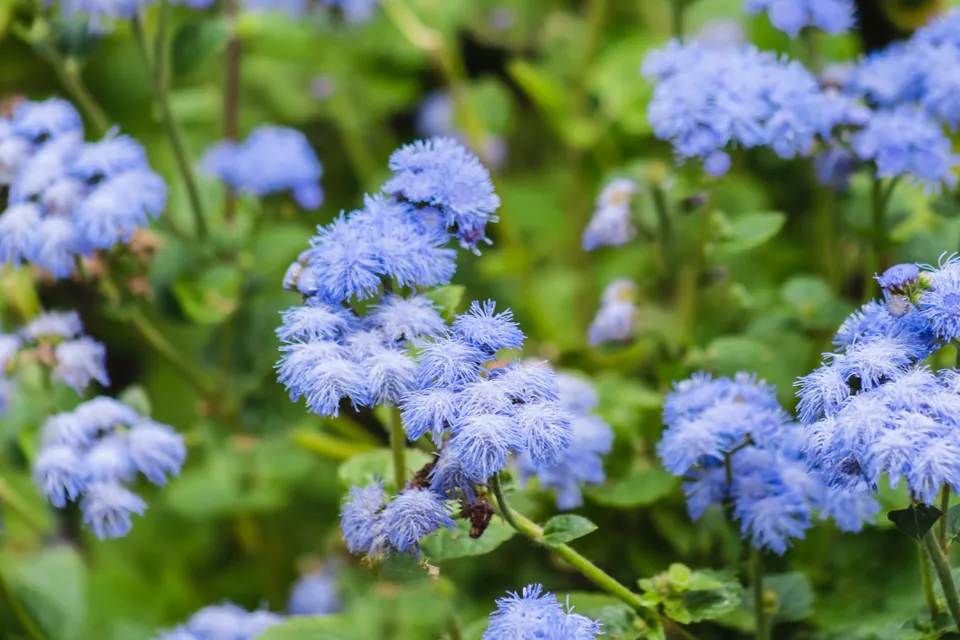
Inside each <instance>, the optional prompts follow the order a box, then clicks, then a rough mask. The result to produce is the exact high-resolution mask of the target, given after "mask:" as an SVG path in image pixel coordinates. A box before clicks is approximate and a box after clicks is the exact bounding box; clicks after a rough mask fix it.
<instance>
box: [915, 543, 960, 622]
mask: <svg viewBox="0 0 960 640" xmlns="http://www.w3.org/2000/svg"><path fill="white" fill-rule="evenodd" d="M923 546H924V547H925V548H926V550H927V553H928V554H929V555H930V560H932V561H933V569H934V571H936V572H937V578H938V579H939V580H940V586H941V587H943V596H944V598H946V600H947V609H949V610H950V615H951V616H952V617H953V622H954V624H955V625H956V626H957V630H960V595H958V594H957V585H956V584H955V583H954V582H953V573H952V572H951V571H950V562H949V561H948V560H947V556H946V555H945V554H944V553H943V551H942V550H941V549H940V545H939V544H937V537H936V536H935V535H934V533H933V529H931V530H929V531H927V533H926V535H924V536H923Z"/></svg>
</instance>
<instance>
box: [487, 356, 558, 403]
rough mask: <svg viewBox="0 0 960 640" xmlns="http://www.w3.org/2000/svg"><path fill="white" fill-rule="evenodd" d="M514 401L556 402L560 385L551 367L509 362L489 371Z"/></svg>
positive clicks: (539, 364) (540, 364)
mask: <svg viewBox="0 0 960 640" xmlns="http://www.w3.org/2000/svg"><path fill="white" fill-rule="evenodd" d="M489 375H490V378H491V379H494V380H497V381H498V382H499V383H500V384H501V385H502V386H503V389H504V390H505V392H506V393H507V395H508V396H509V397H510V398H511V400H512V401H513V402H514V403H519V402H557V401H558V400H559V399H560V387H559V385H558V381H557V376H556V374H555V373H554V371H553V369H551V368H550V367H548V366H545V363H537V362H523V363H521V362H511V363H509V364H507V365H506V366H504V367H498V368H496V369H494V370H493V371H491V372H490V374H489Z"/></svg>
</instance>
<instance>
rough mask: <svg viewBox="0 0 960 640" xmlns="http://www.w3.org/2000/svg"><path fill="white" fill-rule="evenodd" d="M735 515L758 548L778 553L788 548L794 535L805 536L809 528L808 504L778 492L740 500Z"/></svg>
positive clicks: (742, 530)
mask: <svg viewBox="0 0 960 640" xmlns="http://www.w3.org/2000/svg"><path fill="white" fill-rule="evenodd" d="M787 495H788V496H789V495H791V494H789V493H788V494H787ZM736 515H737V517H738V518H739V519H740V532H741V534H742V535H743V536H744V537H746V536H748V535H749V536H750V538H751V540H752V542H753V545H754V546H755V547H757V548H766V549H770V550H771V551H773V552H775V553H779V554H783V553H784V552H785V551H786V550H787V546H788V545H789V544H790V539H791V538H803V536H804V531H805V530H806V529H808V528H809V527H810V508H809V506H807V505H805V504H803V503H802V502H798V501H793V500H785V499H784V497H783V496H779V495H772V496H769V497H765V498H762V499H760V500H749V501H738V502H737V507H736Z"/></svg>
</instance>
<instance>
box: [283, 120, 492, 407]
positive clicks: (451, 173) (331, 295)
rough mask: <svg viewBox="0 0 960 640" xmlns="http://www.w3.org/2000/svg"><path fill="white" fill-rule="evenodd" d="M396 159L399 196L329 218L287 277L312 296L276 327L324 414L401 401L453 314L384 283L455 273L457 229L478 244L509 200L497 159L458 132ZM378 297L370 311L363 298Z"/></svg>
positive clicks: (290, 362)
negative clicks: (491, 167) (499, 190)
mask: <svg viewBox="0 0 960 640" xmlns="http://www.w3.org/2000/svg"><path fill="white" fill-rule="evenodd" d="M438 163H439V164H438ZM391 165H392V166H393V168H394V175H393V177H392V178H391V179H390V181H389V182H388V183H387V190H388V191H391V192H395V193H397V196H396V197H391V196H384V195H382V194H380V195H375V196H368V197H367V198H366V201H365V205H364V208H363V209H362V210H359V211H354V212H352V213H351V214H349V215H343V214H341V216H340V217H339V218H337V219H336V220H334V222H332V223H331V224H329V225H327V226H326V227H322V228H321V229H320V230H319V233H318V234H317V236H316V237H315V238H313V239H312V240H311V245H312V246H311V248H310V249H308V250H306V251H304V252H303V253H302V254H301V255H300V258H299V259H298V261H297V262H295V263H294V264H293V265H291V267H290V269H289V270H288V273H287V276H286V277H285V279H284V280H285V281H284V286H286V287H287V288H294V289H296V290H298V291H299V292H300V293H302V294H303V295H304V296H306V301H305V303H304V304H303V305H301V306H298V307H294V308H293V309H290V310H289V311H287V312H286V313H284V316H283V323H282V325H281V326H280V327H279V328H278V329H277V335H278V336H279V337H280V339H281V340H283V342H284V343H285V345H284V346H283V347H282V351H283V356H282V358H281V360H280V362H279V363H278V365H277V366H278V371H279V379H280V381H281V382H283V383H284V384H285V385H286V387H287V389H288V390H289V391H290V395H291V398H292V399H294V400H296V399H298V398H300V397H305V398H306V401H307V406H308V408H309V409H310V410H311V411H313V412H315V413H318V414H321V415H337V414H338V412H339V407H340V403H341V401H349V402H351V403H352V404H353V405H354V406H370V405H377V404H394V405H395V404H397V403H398V402H399V400H400V398H402V397H403V396H404V395H405V394H406V393H407V392H409V391H410V390H412V389H413V388H415V386H417V384H418V380H417V375H418V373H417V363H416V361H415V360H414V358H413V357H412V356H411V354H410V351H409V346H410V345H411V344H412V343H413V341H414V340H417V339H422V338H425V337H432V336H439V335H441V334H443V333H445V331H446V328H445V324H444V321H443V319H442V318H441V316H440V314H439V313H438V312H437V310H436V308H435V307H434V306H433V304H432V303H431V302H430V301H429V299H428V298H426V297H424V296H422V295H410V296H407V297H403V296H401V295H398V294H394V293H385V292H386V291H387V290H390V289H395V288H397V287H409V288H411V289H414V290H416V289H417V288H419V287H434V286H437V285H442V284H446V283H448V282H449V281H450V278H451V277H452V276H453V273H454V271H455V269H456V262H455V259H456V251H455V250H454V249H450V248H447V247H446V246H445V245H447V244H449V242H450V240H451V237H452V234H456V235H457V236H458V237H459V238H460V240H461V242H462V243H465V244H468V245H469V244H470V243H472V242H476V241H479V240H480V239H482V238H483V237H485V231H484V227H485V224H486V222H487V221H490V220H492V217H491V214H492V211H493V209H492V208H491V207H496V205H497V204H498V202H499V201H498V200H497V197H496V195H494V194H493V187H492V185H491V184H490V180H489V174H487V172H486V170H485V169H483V168H482V166H480V164H479V162H478V161H477V159H476V157H474V156H473V155H472V154H470V153H469V152H468V151H466V149H464V148H463V147H462V146H460V145H459V144H458V143H456V142H454V141H452V140H449V139H436V140H431V141H427V142H419V143H417V144H415V145H409V146H407V147H403V148H402V149H400V150H399V151H398V152H397V153H396V154H394V157H393V159H392V160H391ZM375 296H376V297H379V304H374V305H372V306H370V307H369V308H368V309H366V314H365V315H360V314H359V313H358V312H357V310H356V308H355V307H358V306H359V305H358V304H357V303H359V302H360V301H364V300H366V299H368V298H372V297H375ZM354 301H356V302H354ZM351 305H353V306H351Z"/></svg>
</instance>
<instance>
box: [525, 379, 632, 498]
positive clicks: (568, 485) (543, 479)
mask: <svg viewBox="0 0 960 640" xmlns="http://www.w3.org/2000/svg"><path fill="white" fill-rule="evenodd" d="M557 386H558V387H559V389H560V407H561V408H562V409H563V410H564V411H566V412H567V413H568V414H570V416H571V420H570V425H571V429H572V433H571V437H570V446H569V447H567V449H566V450H565V451H563V452H562V453H561V454H560V456H559V457H558V458H557V462H556V463H555V464H550V465H547V464H541V465H537V464H535V463H534V462H533V459H532V458H531V457H530V455H529V454H528V453H524V454H523V455H521V456H519V457H518V458H517V466H518V467H519V471H520V478H521V480H527V479H529V478H532V477H536V478H537V481H538V482H539V483H540V486H541V487H542V488H544V489H553V490H554V491H556V492H557V508H558V509H564V510H566V509H575V508H577V507H579V506H580V505H582V504H583V493H582V491H581V489H580V487H581V486H582V485H584V484H601V483H602V482H603V481H604V480H605V479H606V475H605V474H604V471H603V456H604V455H606V454H608V453H610V450H611V448H612V447H613V430H612V429H611V428H610V425H608V424H607V423H606V422H604V421H603V420H602V419H601V418H600V417H598V416H595V415H593V414H592V413H591V412H592V411H593V410H594V409H596V407H597V402H598V400H597V392H596V390H595V389H594V388H593V385H591V384H590V383H589V382H587V381H586V380H584V379H583V378H580V377H577V376H573V375H570V374H568V373H562V372H560V373H558V374H557Z"/></svg>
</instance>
